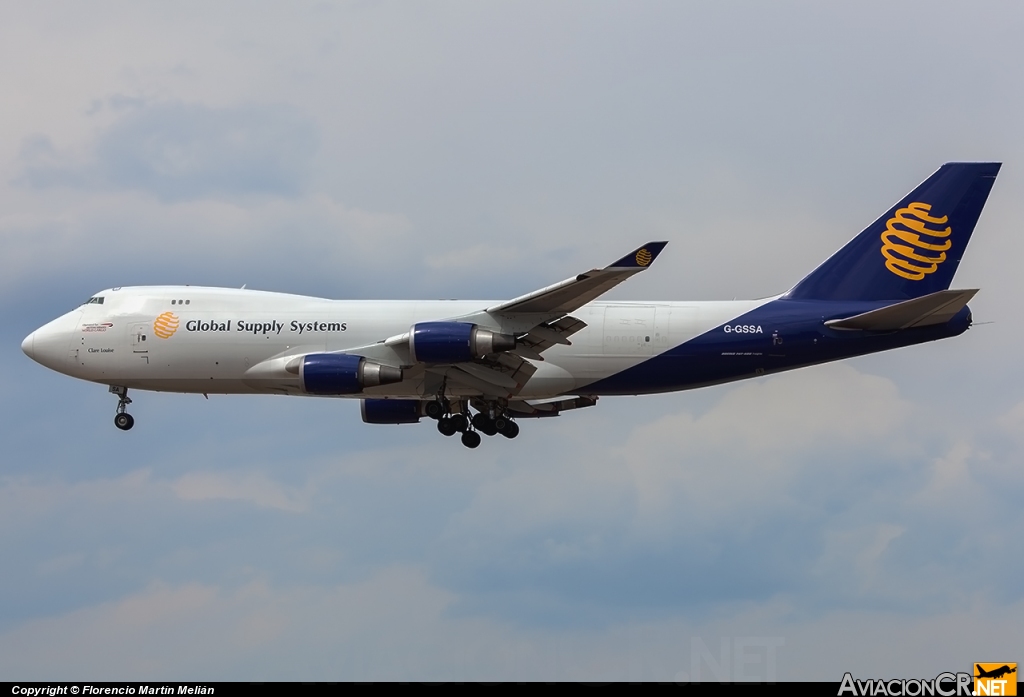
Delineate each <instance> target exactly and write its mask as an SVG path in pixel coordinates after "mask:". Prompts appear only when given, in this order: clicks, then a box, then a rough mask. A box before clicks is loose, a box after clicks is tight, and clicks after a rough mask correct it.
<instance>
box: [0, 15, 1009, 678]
mask: <svg viewBox="0 0 1024 697" xmlns="http://www.w3.org/2000/svg"><path fill="white" fill-rule="evenodd" d="M2 6H3V8H4V11H3V16H4V21H3V22H0V65H2V66H4V67H3V69H2V70H0V94H2V95H3V98H2V101H3V118H2V119H0V313H2V317H3V319H4V321H3V323H2V324H0V338H2V340H0V387H2V391H3V394H4V395H5V398H4V399H3V400H0V443H2V446H3V447H2V449H0V679H3V680H57V679H92V680H115V679H159V680H172V679H178V680H262V681H272V680H368V679H385V680H412V681H416V680H522V681H530V680H586V681H610V680H627V681H634V682H635V681H652V680H657V681H677V682H687V681H694V680H759V681H764V680H805V679H806V680H826V681H833V682H837V681H839V680H840V679H841V678H842V675H843V673H844V672H846V671H852V672H853V674H854V675H855V676H856V677H858V678H868V677H872V678H888V677H906V678H917V677H934V676H935V675H936V674H937V673H939V672H941V671H946V670H950V671H958V670H960V671H962V670H970V668H971V663H973V662H975V661H1016V660H1020V659H1021V658H1024V656H1021V654H1020V650H1021V647H1024V630H1022V629H1021V627H1024V581H1022V580H1021V579H1024V562H1022V561H1021V559H1022V558H1021V557H1020V556H1018V554H1017V552H1018V551H1019V546H1020V540H1021V539H1022V538H1024V513H1022V510H1021V507H1020V501H1021V499H1022V495H1024V462H1022V452H1024V390H1022V386H1024V367H1022V363H1021V361H1020V359H1019V355H1018V349H1019V347H1020V346H1021V345H1024V329H1022V327H1021V323H1020V317H1021V313H1020V305H1019V298H1020V297H1021V293H1022V291H1024V277H1022V275H1021V273H1020V268H1019V265H1018V262H1019V260H1020V259H1021V258H1024V241H1022V237H1021V235H1020V234H1019V221H1020V220H1021V218H1022V213H1024V210H1022V209H1024V206H1022V203H1021V202H1022V197H1021V192H1022V187H1024V180H1022V175H1021V168H1020V167H1019V166H1018V163H1019V162H1021V161H1024V139H1022V138H1021V137H1020V124H1021V123H1024V89H1022V88H1024V76H1022V74H1021V71H1020V65H1022V64H1024V44H1022V43H1021V42H1020V40H1019V36H1020V34H1021V32H1022V30H1024V7H1022V6H1021V5H1020V4H1019V3H1014V2H986V1H984V0H981V1H978V2H972V3H955V2H944V1H941V0H940V1H936V2H927V3H926V2H892V1H891V0H887V1H886V2H874V1H870V0H868V1H865V2H857V3H817V2H787V1H782V2H773V3H756V2H739V1H729V0H726V1H723V2H714V3H711V2H708V3H682V2H655V1H653V0H652V1H641V2H630V3H625V2H618V3H615V2H603V1H600V0H598V1H591V2H570V1H559V2H527V1H523V2H497V1H495V2H487V3H475V2H444V1H439V2H433V3H413V2H404V3H402V2H371V1H363V2H347V3H345V2H292V3H268V2H227V1H225V2H220V3H213V4H211V3H199V2H192V3H190V2H182V3H173V4H167V3H130V2H96V3H89V4H82V3H68V2H49V3H13V2H4V3H3V4H2ZM953 160H980V161H1000V162H1004V163H1005V164H1004V166H1003V169H1002V172H1001V173H1000V175H999V178H998V180H997V182H996V184H995V187H994V188H993V191H992V194H991V196H990V199H989V203H988V205H987V207H986V208H985V211H984V213H983V215H982V217H981V220H980V222H979V225H978V227H977V229H976V232H975V235H974V237H973V239H972V242H971V246H970V248H969V249H968V252H967V255H966V257H965V258H964V260H963V262H962V263H961V265H960V268H959V271H958V274H957V277H956V278H955V280H954V284H953V285H954V287H958V288H981V292H980V293H979V294H978V296H977V297H976V298H975V300H974V301H972V303H971V307H972V309H973V311H974V317H975V321H976V322H977V323H978V324H977V325H976V326H975V327H973V328H972V329H971V330H970V331H968V332H967V333H966V334H964V335H962V336H960V337H957V338H954V339H949V340H944V341H940V342H936V343H932V344H927V345H922V346H916V347H911V348H906V349H901V350H897V351H892V352H888V353H883V354H877V355H874V356H866V357H862V358H858V359H854V360H849V361H845V362H842V363H837V364H831V365H825V366H819V367H815V368H808V369H803V370H799V371H794V372H790V373H785V374H781V375H777V376H772V377H768V378H761V379H757V380H752V381H747V382H741V383H734V384H731V385H725V386H719V387H714V388H705V389H702V390H696V391H691V392H683V393H676V394H669V395H659V396H648V397H623V398H606V399H602V400H601V402H600V404H599V405H598V406H597V407H596V408H593V409H587V410H583V411H580V412H578V413H567V414H564V415H562V416H560V417H559V418H557V419H552V420H548V421H544V422H537V423H533V422H531V423H524V424H523V429H522V434H521V435H520V437H519V438H517V439H516V440H514V441H508V440H505V439H499V440H497V441H496V440H493V439H486V440H485V442H484V443H483V445H482V446H481V447H480V448H479V449H477V450H475V451H469V450H467V449H465V448H463V447H462V446H461V445H460V444H459V443H458V442H457V441H455V440H446V439H444V438H443V437H441V436H439V435H438V434H437V432H436V431H435V429H434V428H433V426H432V424H431V423H430V422H424V423H421V424H419V425H415V426H412V425H405V426H371V425H366V424H363V423H362V422H361V421H360V418H359V411H358V403H356V402H354V401H346V400H324V399H298V398H286V397H270V396H264V397H261V396H251V397H240V396H230V397H228V396H217V395H211V397H210V398H209V400H205V399H203V398H202V397H201V396H197V395H171V394H155V393H137V394H134V395H133V398H134V400H135V403H134V404H133V406H132V413H133V415H134V416H135V418H136V426H135V428H134V429H133V430H132V431H131V432H128V433H124V432H120V431H118V430H117V429H115V428H114V426H113V424H112V423H111V422H112V417H113V415H114V408H115V406H116V400H115V398H114V397H113V396H111V395H109V394H107V392H106V388H105V387H103V386H101V385H94V384H90V383H85V382H80V381H76V380H74V379H72V378H69V377H66V376H63V375H59V374H56V373H53V372H50V371H48V370H46V369H45V368H43V367H42V366H40V365H37V364H35V363H33V362H32V361H30V360H29V359H28V358H27V357H26V356H24V355H23V354H22V352H21V351H20V342H21V340H22V338H24V336H25V335H27V334H28V333H29V332H31V331H32V330H33V329H35V328H36V327H38V326H40V325H42V324H44V323H45V322H47V321H49V320H50V319H52V318H54V317H56V316H57V315H60V314H62V313H64V312H65V311H67V310H68V309H70V308H72V307H74V306H76V305H77V304H79V303H81V302H82V301H83V300H84V299H86V298H88V297H89V296H90V295H92V294H93V293H94V292H95V291H97V290H100V289H102V288H107V287H111V286H127V285H146V284H154V285H155V284H193V285H217V286H227V287H238V286H241V285H242V284H247V286H248V287H250V288H259V289H264V290H274V291H283V292H291V293H303V294H309V295H316V296H321V297H330V298H397V299H402V298H507V297H513V296H516V295H519V294H522V293H525V292H528V291H530V290H533V289H535V288H538V287H541V286H544V285H547V284H549V283H553V282H556V281H558V280H561V279H563V278H566V277H568V276H571V275H574V274H576V273H579V272H581V271H585V270H587V269H590V268H593V267H595V266H602V265H604V264H606V263H609V262H610V261H611V260H613V259H615V258H618V257H619V256H621V255H622V254H623V253H625V252H626V251H628V250H629V249H633V248H635V247H636V246H638V245H640V244H642V243H643V242H645V241H648V240H652V239H665V240H669V245H668V247H667V248H666V250H665V252H664V253H663V254H662V255H661V257H660V258H659V260H658V264H657V266H656V267H653V268H652V269H651V271H650V272H648V273H644V274H641V275H640V276H638V277H637V278H635V279H631V280H630V281H629V282H628V283H625V284H623V285H621V286H619V287H618V288H617V289H615V290H614V291H613V292H612V293H610V294H609V296H608V297H609V298H611V299H623V300H654V299H663V300H712V299H731V298H734V297H738V298H753V297H764V296H768V295H773V294H776V293H781V292H784V291H785V290H786V289H788V288H789V287H791V286H792V285H793V284H795V283H796V282H797V281H798V280H800V278H802V277H803V275H805V274H806V273H807V272H809V271H810V270H811V269H812V268H814V266H815V265H817V264H818V263H820V262H821V261H822V260H823V259H825V258H826V257H827V256H828V255H829V254H831V253H832V252H833V251H834V250H836V249H838V248H839V247H840V246H842V245H843V244H844V243H845V242H846V241H847V240H848V239H850V238H851V237H853V236H854V235H855V234H856V233H857V232H859V231H860V230H861V229H862V228H863V227H864V226H866V225H867V224H868V223H870V222H871V221H872V220H874V219H875V218H876V217H878V216H879V215H880V214H881V213H883V212H884V211H885V210H887V209H888V208H889V206H890V205H891V204H892V203H893V202H894V201H897V200H899V199H900V198H901V197H902V196H903V195H904V194H905V193H906V192H908V191H910V190H911V189H912V188H913V187H914V186H916V185H917V184H918V183H919V182H920V181H922V180H924V179H925V178H926V177H927V176H928V175H929V174H930V173H931V172H932V171H934V170H935V169H936V168H937V167H938V166H939V165H940V164H942V163H943V162H947V161H953ZM983 323H984V324H983Z"/></svg>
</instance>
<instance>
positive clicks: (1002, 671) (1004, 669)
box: [974, 663, 1017, 679]
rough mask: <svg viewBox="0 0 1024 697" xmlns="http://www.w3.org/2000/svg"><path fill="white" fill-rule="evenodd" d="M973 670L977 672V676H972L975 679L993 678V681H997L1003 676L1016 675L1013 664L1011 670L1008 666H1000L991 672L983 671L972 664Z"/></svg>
mask: <svg viewBox="0 0 1024 697" xmlns="http://www.w3.org/2000/svg"><path fill="white" fill-rule="evenodd" d="M974 668H975V670H977V672H978V674H977V675H975V676H974V677H976V678H995V679H998V678H1001V677H1003V676H1004V675H1009V674H1010V673H1016V672H1017V664H1016V663H1015V664H1014V666H1013V668H1011V667H1010V666H1008V665H1002V666H1000V667H999V668H995V669H993V670H984V669H982V667H981V666H980V665H978V664H977V663H975V664H974Z"/></svg>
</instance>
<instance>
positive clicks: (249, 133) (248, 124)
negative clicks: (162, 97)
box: [21, 98, 318, 201]
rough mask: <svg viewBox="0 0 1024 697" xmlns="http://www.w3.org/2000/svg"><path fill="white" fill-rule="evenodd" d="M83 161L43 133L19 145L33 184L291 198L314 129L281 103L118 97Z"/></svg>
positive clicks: (312, 149)
mask: <svg viewBox="0 0 1024 697" xmlns="http://www.w3.org/2000/svg"><path fill="white" fill-rule="evenodd" d="M112 107H113V108H115V109H116V110H117V111H120V112H123V114H122V115H121V116H120V117H119V118H118V119H117V120H115V121H114V123H113V124H112V125H111V126H109V127H108V128H107V129H106V130H104V131H103V132H102V133H101V135H100V136H99V139H98V141H97V143H96V145H95V151H94V154H93V155H92V157H91V160H90V161H89V162H87V163H86V164H81V165H76V164H73V163H70V162H66V161H65V162H61V161H60V160H59V159H58V158H57V157H56V153H55V151H54V149H53V146H52V144H51V143H50V141H49V139H48V138H46V137H44V136H36V137H33V138H30V139H29V140H27V141H26V142H25V144H24V145H23V147H22V158H23V160H24V161H25V166H24V170H23V173H22V176H21V181H23V182H25V183H28V184H29V185H31V186H34V187H39V188H46V187H53V186H83V187H90V188H116V189H134V190H141V191H145V192H148V193H150V194H152V195H154V196H156V197H157V198H159V199H161V200H164V201H181V200H190V199H199V198H208V197H215V196H225V195H226V196H231V195H239V194H276V195H282V196H292V195H295V194H298V193H299V192H301V191H302V190H303V189H304V187H305V185H306V183H307V180H308V178H309V174H310V164H311V161H312V158H313V156H314V155H315V153H316V150H317V145H318V135H317V130H316V128H315V126H314V125H313V123H312V122H311V121H310V120H309V119H308V118H306V117H305V116H303V115H302V114H301V113H300V112H299V111H297V110H295V109H293V108H289V107H284V106H273V105H271V106H266V105H244V106H233V107H223V108H215V107H208V106H205V105H201V104H186V103H181V102H163V103H156V104H145V103H144V102H142V101H138V100H136V101H133V100H130V99H127V98H126V99H120V100H115V101H114V102H112Z"/></svg>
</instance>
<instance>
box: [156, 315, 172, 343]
mask: <svg viewBox="0 0 1024 697" xmlns="http://www.w3.org/2000/svg"><path fill="white" fill-rule="evenodd" d="M176 331H178V316H177V315H175V314H174V313H173V312H163V313H161V314H160V315H159V316H158V317H157V318H156V319H155V320H153V333H154V334H156V335H157V336H158V337H160V338H161V339H170V338H171V337H172V336H174V332H176Z"/></svg>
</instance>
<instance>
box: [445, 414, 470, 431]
mask: <svg viewBox="0 0 1024 697" xmlns="http://www.w3.org/2000/svg"><path fill="white" fill-rule="evenodd" d="M448 419H449V420H450V421H451V422H452V425H453V426H454V427H455V430H456V431H461V432H463V433H465V432H466V431H467V430H469V419H467V418H466V415H465V414H452V415H451V416H449V417H448Z"/></svg>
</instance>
